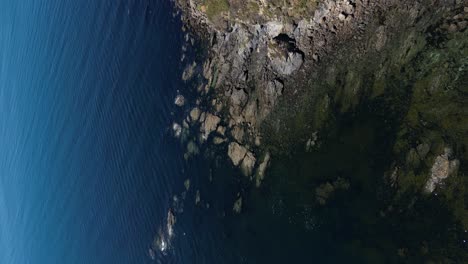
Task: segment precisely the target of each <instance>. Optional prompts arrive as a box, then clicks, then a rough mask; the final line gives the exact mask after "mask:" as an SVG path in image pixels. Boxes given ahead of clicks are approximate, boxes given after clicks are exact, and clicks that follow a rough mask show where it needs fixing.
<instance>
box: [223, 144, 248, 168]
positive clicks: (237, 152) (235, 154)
mask: <svg viewBox="0 0 468 264" xmlns="http://www.w3.org/2000/svg"><path fill="white" fill-rule="evenodd" d="M246 154H247V149H246V148H245V147H244V146H241V145H239V144H238V143H237V142H231V143H230V144H229V146H228V156H229V158H230V159H231V161H232V164H234V166H239V164H240V163H241V161H242V160H243V159H244V157H245V155H246Z"/></svg>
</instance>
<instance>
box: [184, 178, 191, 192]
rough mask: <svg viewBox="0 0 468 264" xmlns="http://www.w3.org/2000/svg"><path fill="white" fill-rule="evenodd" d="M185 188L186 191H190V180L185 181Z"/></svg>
mask: <svg viewBox="0 0 468 264" xmlns="http://www.w3.org/2000/svg"><path fill="white" fill-rule="evenodd" d="M184 187H185V190H186V191H188V190H189V189H190V179H186V180H185V181H184Z"/></svg>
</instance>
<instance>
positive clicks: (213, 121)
mask: <svg viewBox="0 0 468 264" xmlns="http://www.w3.org/2000/svg"><path fill="white" fill-rule="evenodd" d="M220 121H221V118H219V117H218V116H215V115H213V114H211V113H206V116H205V121H204V122H203V124H202V126H201V128H200V131H201V132H202V137H203V139H205V140H206V139H207V138H208V136H209V135H210V134H211V132H213V131H215V130H216V128H217V127H218V124H219V122H220Z"/></svg>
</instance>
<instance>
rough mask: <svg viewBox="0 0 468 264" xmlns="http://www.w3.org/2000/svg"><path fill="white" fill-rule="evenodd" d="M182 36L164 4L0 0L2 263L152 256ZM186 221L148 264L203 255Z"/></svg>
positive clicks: (179, 174) (174, 175)
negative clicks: (167, 249) (168, 250)
mask: <svg viewBox="0 0 468 264" xmlns="http://www.w3.org/2000/svg"><path fill="white" fill-rule="evenodd" d="M183 36H184V35H183V32H182V31H181V23H180V21H179V19H178V18H177V17H174V16H173V9H172V5H171V3H170V2H169V1H163V0H156V1H149V0H126V1H111V0H102V1H91V0H80V1H72V0H38V1H32V0H27V1H17V0H1V1H0V262H1V263H148V262H151V261H152V260H151V259H150V258H149V256H148V248H149V247H150V245H151V243H152V241H153V238H154V236H155V234H156V232H157V230H158V228H159V227H160V226H161V225H164V221H165V217H166V215H167V211H168V208H169V207H170V206H171V201H172V195H173V194H174V193H175V192H178V191H179V190H180V187H181V186H183V185H182V184H181V182H182V180H183V178H185V177H186V175H184V172H183V168H184V166H186V165H185V163H184V161H183V155H182V149H181V148H180V147H179V145H177V144H175V141H174V140H173V139H171V137H170V136H169V135H168V134H169V132H168V127H169V125H170V124H171V122H172V120H173V116H172V114H171V112H172V111H173V110H174V107H175V106H174V105H173V99H174V97H175V95H176V94H177V90H178V89H183V87H182V86H183V83H182V82H181V81H180V76H181V75H180V74H181V63H180V56H181V50H180V48H181V45H182V41H183ZM182 227H183V225H181V227H180V228H182ZM186 228H187V230H186V232H185V231H180V232H179V231H177V239H178V241H180V242H177V243H180V245H182V246H184V245H185V246H186V247H187V248H182V249H178V253H177V254H176V253H174V254H172V256H159V257H160V259H159V260H157V261H159V262H162V263H166V262H167V263H174V262H176V263H191V262H192V261H190V260H196V259H199V260H200V259H202V257H201V256H199V255H197V254H200V251H198V250H197V247H200V246H201V245H200V243H199V242H197V241H196V238H195V235H194V234H195V233H196V230H192V232H190V231H189V230H188V229H189V228H190V224H188V225H187V227H186ZM204 233H206V232H204ZM208 236H209V235H208ZM184 237H185V238H184ZM182 238H184V239H182ZM213 243H215V242H213ZM207 246H209V245H207ZM194 254H195V255H194ZM203 254H205V253H203ZM206 254H207V255H209V254H208V253H206ZM216 254H219V253H216ZM164 258H167V259H166V260H165V259H164ZM202 262H203V261H202Z"/></svg>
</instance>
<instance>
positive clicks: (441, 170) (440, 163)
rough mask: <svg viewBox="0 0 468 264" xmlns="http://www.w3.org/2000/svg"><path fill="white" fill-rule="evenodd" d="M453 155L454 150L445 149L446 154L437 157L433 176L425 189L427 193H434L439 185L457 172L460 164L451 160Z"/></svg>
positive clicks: (432, 170) (455, 160)
mask: <svg viewBox="0 0 468 264" xmlns="http://www.w3.org/2000/svg"><path fill="white" fill-rule="evenodd" d="M451 154H452V150H451V149H450V148H445V149H444V153H443V154H441V155H439V156H437V157H436V159H435V161H434V164H433V165H432V168H431V176H430V178H429V180H428V181H427V182H426V186H425V188H424V190H425V191H426V192H427V193H432V192H433V191H434V190H435V188H436V186H437V185H439V184H441V183H442V182H443V181H444V180H445V179H446V178H448V177H449V176H450V175H452V174H455V173H456V172H457V170H458V166H459V164H460V162H459V161H458V160H457V159H453V160H451V159H450V157H451Z"/></svg>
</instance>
